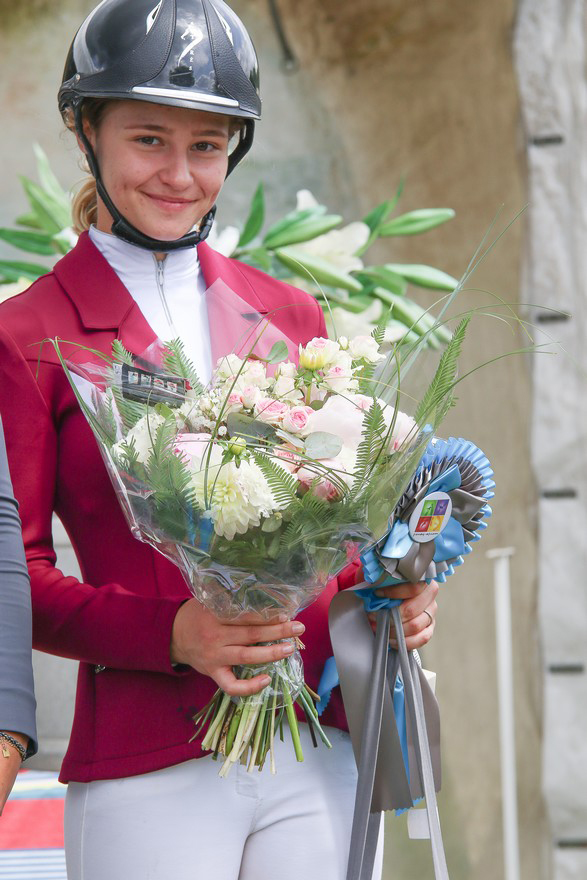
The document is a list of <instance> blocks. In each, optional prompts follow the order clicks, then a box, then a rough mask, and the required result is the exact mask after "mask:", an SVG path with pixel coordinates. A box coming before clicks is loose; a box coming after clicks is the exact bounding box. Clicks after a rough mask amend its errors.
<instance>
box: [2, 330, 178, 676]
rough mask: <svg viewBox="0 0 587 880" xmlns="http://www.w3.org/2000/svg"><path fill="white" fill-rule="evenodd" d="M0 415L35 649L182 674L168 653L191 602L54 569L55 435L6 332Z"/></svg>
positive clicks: (26, 368) (26, 367) (29, 374)
mask: <svg viewBox="0 0 587 880" xmlns="http://www.w3.org/2000/svg"><path fill="white" fill-rule="evenodd" d="M0 413H1V415H2V419H3V423H4V432H5V436H6V446H7V451H8V459H9V464H10V469H11V476H12V482H13V486H14V494H15V496H16V498H17V499H18V502H19V504H20V512H21V518H22V524H23V540H24V547H25V553H26V560H27V564H28V570H29V574H30V579H31V595H32V606H33V644H34V646H35V647H36V648H39V649H40V650H42V651H46V652H48V653H51V654H57V655H59V656H61V657H68V658H72V659H75V660H81V661H85V662H87V663H91V664H101V665H104V666H109V667H111V668H118V669H136V670H145V671H153V672H164V673H169V674H170V675H180V674H182V672H183V668H179V669H178V670H176V669H175V668H174V667H173V666H172V665H171V660H170V656H169V649H170V643H171V630H172V626H173V621H174V619H175V615H176V614H177V611H178V609H179V607H180V606H181V605H182V604H183V602H184V601H185V599H181V598H162V597H149V596H140V595H137V594H135V593H133V592H131V591H129V590H126V589H124V588H123V587H122V586H121V585H119V584H116V583H110V584H103V585H101V586H100V587H99V588H95V587H92V586H91V585H89V584H85V583H81V582H80V581H78V580H77V579H76V578H74V577H65V576H64V575H63V574H62V572H61V571H59V569H57V568H56V567H55V561H56V557H55V552H54V549H53V541H52V535H51V521H52V514H53V507H54V498H55V488H56V473H57V457H58V455H59V448H58V437H57V431H56V428H55V424H54V421H53V417H52V414H51V412H50V410H49V407H48V405H47V403H46V401H45V398H44V397H43V395H42V393H41V390H40V389H39V386H38V385H37V382H36V381H35V377H34V375H33V373H32V371H31V368H30V367H29V365H28V363H27V362H26V360H25V358H24V357H23V355H22V353H21V351H20V349H19V348H18V346H17V345H16V343H15V342H14V340H13V339H12V337H11V336H10V335H9V334H8V333H7V332H6V331H5V330H3V329H2V328H1V327H0ZM105 552H106V548H105Z"/></svg>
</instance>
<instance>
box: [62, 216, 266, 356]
mask: <svg viewBox="0 0 587 880" xmlns="http://www.w3.org/2000/svg"><path fill="white" fill-rule="evenodd" d="M198 257H199V259H200V267H201V270H202V275H203V277H204V281H205V283H206V287H211V286H212V285H213V284H214V282H216V281H219V280H220V281H221V282H224V285H226V287H225V288H224V289H225V290H226V289H227V288H230V289H231V290H234V291H235V293H237V294H238V296H239V297H240V298H241V299H242V300H244V301H245V302H246V303H247V305H248V306H250V307H251V312H252V313H255V312H257V313H260V314H266V313H267V308H266V306H265V305H264V304H263V303H262V301H261V300H260V299H259V297H258V296H257V294H256V293H255V290H254V289H253V287H252V285H251V283H250V282H249V281H248V279H247V278H246V276H245V275H244V274H243V273H242V272H241V270H240V269H239V267H238V264H237V263H235V262H234V261H233V260H229V259H228V258H227V257H224V256H222V254H219V253H217V252H216V251H213V250H212V248H210V247H208V246H207V245H206V244H205V243H204V242H202V244H200V245H199V246H198ZM54 273H55V276H56V277H57V280H58V281H59V283H60V284H61V286H62V287H63V289H64V291H65V293H66V294H67V296H68V297H69V299H70V300H71V301H72V303H73V305H74V306H75V308H76V309H77V312H78V314H79V316H80V319H81V321H82V323H83V325H84V327H85V328H86V329H87V330H110V331H112V333H113V335H114V336H116V337H118V338H119V339H120V340H121V341H122V343H123V344H124V346H125V347H126V348H128V349H129V351H131V352H132V353H133V354H137V355H139V354H143V353H144V352H145V351H147V349H148V348H149V347H150V346H151V345H152V344H153V342H155V340H156V338H157V337H156V336H155V334H154V332H153V330H152V329H151V327H150V326H149V324H148V323H147V321H146V320H145V318H144V316H143V314H142V312H141V310H140V308H139V307H138V305H137V304H136V303H135V301H134V299H133V298H132V296H131V294H130V293H129V291H128V290H127V289H126V287H125V286H124V284H123V283H122V282H121V281H120V279H119V277H118V275H117V274H116V272H115V271H114V270H113V269H112V268H111V266H110V264H109V263H108V261H107V260H105V259H104V257H103V256H102V254H101V253H100V251H99V250H98V249H97V248H96V246H95V245H94V244H93V242H92V240H91V238H90V236H89V235H88V233H87V232H84V233H82V234H81V235H80V238H79V241H78V243H77V245H76V246H75V248H74V249H73V250H72V251H70V252H69V253H68V254H66V256H64V257H63V259H61V260H60V261H59V262H58V263H57V264H56V266H55V268H54ZM224 285H223V286H224ZM208 312H209V318H210V333H211V342H212V356H213V362H214V363H215V362H216V360H217V358H218V357H220V356H221V355H224V354H226V338H227V336H231V338H232V339H233V340H235V341H236V340H237V339H239V338H240V337H241V336H242V329H243V327H246V325H247V321H246V318H247V315H246V314H244V315H240V316H236V317H235V315H234V313H232V312H231V309H230V308H229V307H226V304H225V303H224V302H223V299H222V296H220V297H214V298H213V299H211V301H210V303H209V310H208ZM231 315H232V317H231ZM243 317H244V318H245V321H244V322H243V320H242V319H243Z"/></svg>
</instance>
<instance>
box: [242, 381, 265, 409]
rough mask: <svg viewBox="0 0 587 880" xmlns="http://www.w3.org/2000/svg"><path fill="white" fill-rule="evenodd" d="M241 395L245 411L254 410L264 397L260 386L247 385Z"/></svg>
mask: <svg viewBox="0 0 587 880" xmlns="http://www.w3.org/2000/svg"><path fill="white" fill-rule="evenodd" d="M240 394H241V400H242V402H243V406H244V408H245V409H253V407H254V406H255V405H256V404H257V403H258V402H259V400H260V399H261V397H262V393H261V389H260V388H259V386H258V385H245V386H244V387H243V388H242V389H241V393H240Z"/></svg>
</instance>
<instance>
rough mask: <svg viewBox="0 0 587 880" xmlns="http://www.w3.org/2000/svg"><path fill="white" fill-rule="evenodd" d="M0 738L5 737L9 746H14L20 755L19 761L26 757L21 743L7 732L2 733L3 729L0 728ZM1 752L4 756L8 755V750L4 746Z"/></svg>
mask: <svg viewBox="0 0 587 880" xmlns="http://www.w3.org/2000/svg"><path fill="white" fill-rule="evenodd" d="M0 739H5V740H6V742H8V743H10V745H11V746H14V748H15V749H16V751H17V752H18V754H19V755H20V760H21V761H24V760H25V759H26V749H25V747H24V746H23V745H22V743H19V741H18V740H17V739H15V738H14V737H13V736H10V734H9V733H4V731H3V730H0ZM2 754H3V755H4V757H5V758H9V757H10V752H9V751H8V749H7V748H6V746H3V747H2Z"/></svg>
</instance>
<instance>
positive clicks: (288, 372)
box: [275, 361, 298, 379]
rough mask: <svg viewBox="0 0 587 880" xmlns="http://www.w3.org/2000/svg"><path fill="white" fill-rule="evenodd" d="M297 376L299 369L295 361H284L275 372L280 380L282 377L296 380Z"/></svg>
mask: <svg viewBox="0 0 587 880" xmlns="http://www.w3.org/2000/svg"><path fill="white" fill-rule="evenodd" d="M297 374H298V368H297V367H296V365H295V364H294V363H293V361H284V362H283V363H282V364H279V365H278V366H277V369H276V370H275V375H276V377H277V378H278V379H279V378H282V377H284V378H286V379H295V377H296V376H297Z"/></svg>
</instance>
